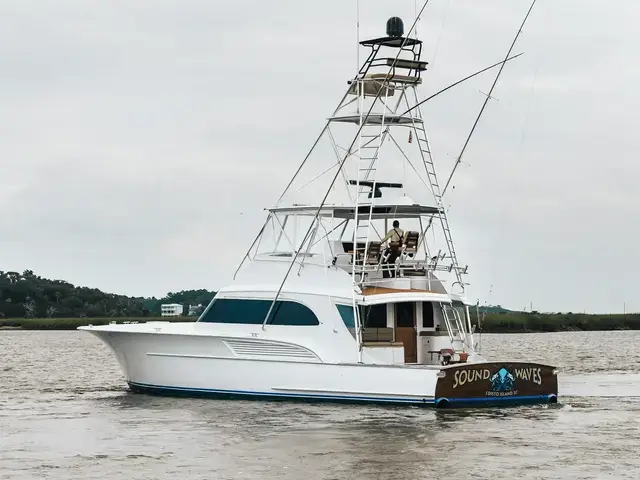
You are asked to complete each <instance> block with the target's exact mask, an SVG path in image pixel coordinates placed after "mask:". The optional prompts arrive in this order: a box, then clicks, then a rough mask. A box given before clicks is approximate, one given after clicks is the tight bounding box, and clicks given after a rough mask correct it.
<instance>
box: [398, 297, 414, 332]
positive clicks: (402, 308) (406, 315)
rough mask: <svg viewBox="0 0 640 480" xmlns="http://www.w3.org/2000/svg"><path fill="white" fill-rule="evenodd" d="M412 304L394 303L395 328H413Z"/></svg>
mask: <svg viewBox="0 0 640 480" xmlns="http://www.w3.org/2000/svg"><path fill="white" fill-rule="evenodd" d="M414 305H415V304H414V303H413V302H402V303H396V326H398V327H413V326H414V321H413V311H414V308H415V307H414Z"/></svg>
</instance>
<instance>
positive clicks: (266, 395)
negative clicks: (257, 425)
mask: <svg viewBox="0 0 640 480" xmlns="http://www.w3.org/2000/svg"><path fill="white" fill-rule="evenodd" d="M128 384H129V387H130V388H131V390H132V391H134V392H136V393H146V394H152V395H164V396H174V397H175V396H180V397H207V398H229V399H234V398H235V399H244V400H298V401H328V402H339V403H371V404H384V405H412V406H423V407H424V406H428V407H432V406H436V404H437V403H439V402H440V401H441V400H444V399H438V402H436V400H435V399H433V398H408V399H407V398H391V397H364V396H362V397H361V396H354V395H321V394H312V393H308V394H307V393H279V392H248V391H243V390H220V389H209V388H186V387H170V386H160V385H149V384H145V383H136V382H128ZM446 400H447V401H448V405H447V406H448V407H462V406H481V405H493V404H497V405H505V404H509V405H514V404H535V403H549V402H550V398H549V396H548V395H536V396H528V397H516V396H513V397H479V398H448V399H446ZM441 405H442V404H441ZM442 406H444V405H442Z"/></svg>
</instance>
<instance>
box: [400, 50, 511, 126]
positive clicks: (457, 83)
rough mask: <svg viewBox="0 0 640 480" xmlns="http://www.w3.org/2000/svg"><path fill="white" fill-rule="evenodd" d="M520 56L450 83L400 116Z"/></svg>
mask: <svg viewBox="0 0 640 480" xmlns="http://www.w3.org/2000/svg"><path fill="white" fill-rule="evenodd" d="M520 55H523V53H519V54H517V55H514V56H513V57H509V58H506V59H504V60H502V61H500V62H497V63H494V64H493V65H489V66H488V67H485V68H483V69H482V70H478V71H477V72H475V73H472V74H471V75H467V76H466V77H464V78H463V79H461V80H458V81H457V82H455V83H452V84H451V85H449V86H448V87H445V88H443V89H442V90H438V91H437V92H436V93H434V94H433V95H431V96H429V97H427V98H425V99H424V100H422V101H420V102H418V103H417V104H415V105H414V106H413V107H411V108H410V109H409V110H407V111H405V112H403V113H402V116H404V115H406V114H407V113H409V112H410V111H411V110H413V109H414V108H418V107H419V106H420V105H422V104H423V103H426V102H428V101H429V100H432V99H433V98H435V97H437V96H438V95H440V94H441V93H444V92H446V91H447V90H449V89H450V88H453V87H455V86H456V85H459V84H461V83H462V82H466V81H467V80H470V79H472V78H473V77H475V76H477V75H480V74H481V73H484V72H486V71H487V70H491V69H492V68H495V67H497V66H498V65H504V64H505V63H507V62H508V61H509V60H513V59H514V58H518V57H519V56H520Z"/></svg>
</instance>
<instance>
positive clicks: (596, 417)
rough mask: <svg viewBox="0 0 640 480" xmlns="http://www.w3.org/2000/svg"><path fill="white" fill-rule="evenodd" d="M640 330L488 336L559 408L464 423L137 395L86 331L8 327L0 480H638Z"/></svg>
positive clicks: (385, 412)
mask: <svg viewBox="0 0 640 480" xmlns="http://www.w3.org/2000/svg"><path fill="white" fill-rule="evenodd" d="M639 340H640V332H589V333H583V332H579V333H558V334H529V335H484V336H483V339H482V344H483V353H484V354H486V355H488V356H491V357H494V358H496V357H503V358H505V357H507V358H512V359H524V360H526V359H530V360H538V361H544V362H548V363H552V364H556V365H559V366H560V367H561V368H562V369H563V370H562V373H561V375H560V377H559V378H560V395H561V398H560V401H561V402H562V404H561V405H557V406H551V407H549V406H535V407H521V408H520V407H518V408H513V407H512V408H504V409H483V410H466V411H446V412H441V411H434V410H423V409H419V408H398V407H389V408H385V407H370V406H347V405H328V404H310V405H305V404H300V403H268V402H256V401H237V400H236V401H228V400H191V399H172V398H158V397H149V396H143V395H136V394H132V393H130V392H129V391H128V390H127V388H126V385H125V384H124V381H123V378H122V375H121V373H120V370H119V367H118V365H117V363H116V361H115V359H114V358H113V357H112V355H111V353H110V352H109V351H108V350H107V348H106V347H105V346H104V345H103V344H102V343H100V341H99V340H97V339H95V338H94V337H93V336H91V335H88V334H86V333H83V332H22V331H0V479H2V480H13V479H20V480H26V479H29V480H31V479H34V478H38V479H41V478H42V479H65V480H67V479H91V478H96V479H105V478H108V479H109V480H115V479H127V480H130V479H131V480H138V479H139V480H142V479H165V478H166V479H183V478H184V479H270V478H274V479H275V478H278V479H281V480H282V479H304V480H311V479H349V480H352V479H367V480H368V479H397V478H407V479H417V478H425V479H427V478H465V479H466V478H480V479H482V478H487V479H488V478H491V479H500V478H505V479H507V478H508V479H511V478H519V479H543V478H545V479H546V478H554V479H591V478H593V479H596V478H597V479H625V478H629V479H634V480H635V479H637V478H640V457H639V456H638V453H637V452H638V450H639V449H640V373H639V365H640V354H639V353H637V350H636V348H635V346H636V345H637V344H638V343H639Z"/></svg>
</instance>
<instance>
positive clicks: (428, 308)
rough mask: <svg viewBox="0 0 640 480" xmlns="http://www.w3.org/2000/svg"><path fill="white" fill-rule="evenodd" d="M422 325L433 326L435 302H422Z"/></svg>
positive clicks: (425, 326)
mask: <svg viewBox="0 0 640 480" xmlns="http://www.w3.org/2000/svg"><path fill="white" fill-rule="evenodd" d="M422 326H423V327H424V328H433V303H431V302H422Z"/></svg>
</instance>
